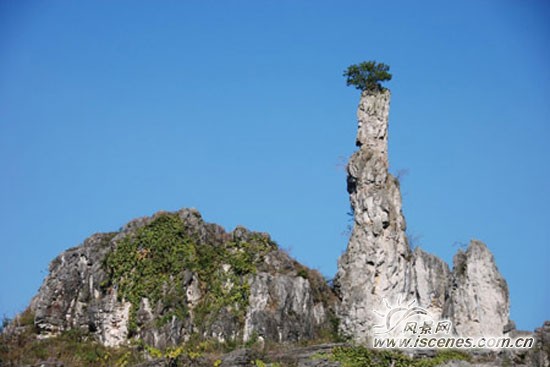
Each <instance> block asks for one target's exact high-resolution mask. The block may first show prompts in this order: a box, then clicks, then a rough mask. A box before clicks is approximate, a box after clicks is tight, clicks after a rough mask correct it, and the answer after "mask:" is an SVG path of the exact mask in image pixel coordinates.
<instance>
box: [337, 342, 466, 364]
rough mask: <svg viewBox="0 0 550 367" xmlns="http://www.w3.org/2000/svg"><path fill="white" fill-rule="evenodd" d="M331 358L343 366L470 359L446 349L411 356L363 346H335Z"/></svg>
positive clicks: (436, 362)
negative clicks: (427, 356) (420, 355)
mask: <svg viewBox="0 0 550 367" xmlns="http://www.w3.org/2000/svg"><path fill="white" fill-rule="evenodd" d="M329 358H330V359H331V360H333V361H337V362H340V363H341V364H342V367H433V366H437V365H439V364H443V363H445V362H447V361H451V360H469V359H470V358H469V356H468V355H467V354H465V353H462V352H459V351H454V350H445V351H439V352H437V354H436V355H435V356H434V357H431V358H411V357H409V356H406V355H405V354H403V353H401V352H399V351H395V350H374V349H369V348H366V347H362V346H342V347H335V348H334V349H333V350H332V355H330V356H329Z"/></svg>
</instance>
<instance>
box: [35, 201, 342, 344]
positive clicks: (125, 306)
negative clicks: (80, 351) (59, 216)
mask: <svg viewBox="0 0 550 367" xmlns="http://www.w3.org/2000/svg"><path fill="white" fill-rule="evenodd" d="M334 302H335V297H334V296H333V295H332V291H331V289H330V288H329V287H328V286H327V285H326V283H325V281H324V279H323V277H322V276H321V275H320V274H319V273H318V272H316V271H312V270H310V269H307V268H306V267H304V266H302V265H300V264H299V263H297V262H296V261H295V260H293V259H291V258H290V257H289V256H288V255H287V254H286V253H285V252H283V251H281V250H280V249H279V248H278V247H277V245H276V244H275V243H274V242H273V241H271V239H270V238H269V236H268V235H267V234H264V233H256V232H250V231H247V230H246V229H244V228H241V227H238V228H236V229H235V230H234V231H233V232H231V233H226V232H225V231H224V230H223V228H221V227H220V226H217V225H215V224H208V223H205V222H203V220H202V218H201V216H200V214H199V213H198V212H197V211H196V210H188V209H183V210H180V211H179V212H177V213H166V212H163V213H157V214H155V215H154V216H153V217H149V218H141V219H138V220H134V221H132V222H130V223H129V224H127V225H126V226H125V227H124V228H123V229H122V230H121V231H120V232H118V233H106V234H96V235H93V236H91V237H90V238H88V239H87V240H85V241H84V243H83V244H82V245H81V246H78V247H75V248H72V249H69V250H67V251H65V252H64V253H62V254H61V255H60V256H58V257H57V258H56V259H55V260H53V261H52V263H51V264H50V273H49V275H48V276H47V278H46V279H45V281H44V283H43V285H42V287H41V288H40V290H39V292H38V294H37V296H36V297H35V298H34V299H33V301H32V303H31V309H32V311H33V312H34V314H35V326H36V328H37V329H38V331H39V333H40V334H42V335H43V336H48V335H55V334H57V333H59V332H61V331H64V330H68V329H73V328H78V329H84V330H87V331H90V332H92V333H93V334H95V335H96V336H97V338H98V340H99V341H101V343H103V344H104V345H107V346H118V345H120V344H123V343H125V342H126V341H128V340H129V339H130V338H139V339H141V340H143V341H144V342H145V343H146V344H148V345H152V346H155V347H160V348H164V347H166V346H170V345H177V344H179V343H181V342H184V341H187V340H188V339H189V338H191V337H195V338H199V339H200V338H204V339H209V338H212V339H216V340H218V341H221V342H229V341H231V342H243V341H245V342H246V341H247V340H250V339H254V338H261V339H262V340H271V341H275V342H286V341H299V340H307V339H313V338H315V337H316V336H318V335H319V334H320V333H326V332H327V330H330V329H331V328H332V324H331V323H330V317H331V315H332V314H333V308H334Z"/></svg>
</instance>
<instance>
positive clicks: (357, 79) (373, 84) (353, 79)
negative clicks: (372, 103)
mask: <svg viewBox="0 0 550 367" xmlns="http://www.w3.org/2000/svg"><path fill="white" fill-rule="evenodd" d="M389 70H390V67H389V66H388V65H386V64H384V63H377V62H376V61H365V62H362V63H360V64H356V65H351V66H349V67H348V68H347V69H346V71H344V76H345V77H346V85H348V86H349V85H353V86H354V87H355V88H357V89H360V90H361V91H363V92H364V91H370V92H380V91H384V90H385V88H384V87H382V84H381V83H382V82H386V81H389V80H391V74H390V73H389Z"/></svg>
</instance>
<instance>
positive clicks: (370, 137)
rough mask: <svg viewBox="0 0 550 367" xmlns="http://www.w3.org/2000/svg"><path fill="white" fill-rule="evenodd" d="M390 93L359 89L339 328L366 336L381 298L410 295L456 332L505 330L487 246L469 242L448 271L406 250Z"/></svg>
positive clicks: (502, 287) (499, 286) (503, 298)
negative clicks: (393, 167) (393, 168)
mask: <svg viewBox="0 0 550 367" xmlns="http://www.w3.org/2000/svg"><path fill="white" fill-rule="evenodd" d="M389 104H390V93H389V91H387V90H386V91H383V92H363V94H362V96H361V101H360V103H359V108H358V111H357V117H358V121H359V123H358V133H357V139H356V144H357V146H358V147H359V150H358V151H356V152H355V153H354V154H353V155H352V157H351V158H350V161H349V164H348V192H349V194H350V201H351V205H352V208H353V211H354V226H353V231H352V234H351V238H350V240H349V243H348V248H347V250H346V252H345V253H344V254H343V255H342V257H341V258H340V259H339V262H338V273H337V275H336V279H335V287H336V290H337V292H338V294H339V297H340V298H341V305H340V307H339V309H338V315H339V317H340V330H341V332H342V333H343V334H345V335H348V336H351V337H352V338H353V339H354V340H356V341H359V342H364V341H366V340H367V339H368V336H369V335H371V334H372V331H373V330H372V328H373V326H375V325H376V324H380V318H379V317H378V316H377V315H376V314H375V311H379V310H381V309H383V307H384V305H385V304H386V302H387V304H389V305H396V304H397V303H399V302H404V301H407V302H411V301H413V300H414V301H416V304H417V305H418V306H421V307H423V308H425V309H427V310H428V312H429V314H430V315H431V316H432V317H433V318H434V319H450V320H451V321H453V323H454V324H455V331H456V332H457V333H458V334H460V335H467V336H476V335H482V334H484V335H491V336H499V335H503V333H504V329H505V326H506V325H507V324H508V323H509V320H508V316H509V300H508V289H507V286H506V282H505V281H504V279H503V278H502V276H501V275H500V273H499V272H498V269H497V268H496V265H495V263H494V259H493V256H492V255H491V253H490V252H489V250H488V249H487V247H486V246H485V245H483V244H482V243H481V242H478V241H474V242H472V244H471V245H470V248H469V249H468V251H466V253H459V254H457V256H456V257H455V266H454V270H453V272H452V273H451V271H450V270H449V267H448V265H447V264H446V263H445V262H444V261H442V260H441V259H439V258H437V257H436V256H433V255H430V254H428V253H426V252H424V251H422V250H420V249H416V250H415V251H414V252H413V251H411V249H410V247H409V244H408V242H407V240H406V234H405V230H406V224H405V219H404V217H403V214H402V211H401V194H400V190H399V183H398V182H397V180H396V179H395V178H394V177H392V176H391V175H390V174H389V173H388V166H389V163H388V153H387V146H388V145H387V143H388V116H389Z"/></svg>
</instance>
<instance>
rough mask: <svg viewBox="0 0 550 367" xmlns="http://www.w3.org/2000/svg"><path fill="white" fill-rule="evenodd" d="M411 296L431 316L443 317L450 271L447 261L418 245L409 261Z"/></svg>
mask: <svg viewBox="0 0 550 367" xmlns="http://www.w3.org/2000/svg"><path fill="white" fill-rule="evenodd" d="M411 267H412V271H411V275H412V289H413V292H414V293H413V295H412V297H411V298H413V299H416V300H417V302H418V304H419V305H422V307H424V308H425V309H427V310H428V311H429V312H430V314H431V315H432V317H434V318H436V319H444V318H445V317H446V315H444V310H445V308H446V302H447V298H448V287H449V282H450V280H451V272H450V270H449V266H448V265H447V263H446V262H445V261H443V260H441V259H440V258H438V257H437V256H434V255H432V254H429V253H427V252H425V251H423V250H422V249H420V248H419V247H417V248H416V249H415V250H414V253H413V259H412V262H411Z"/></svg>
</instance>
